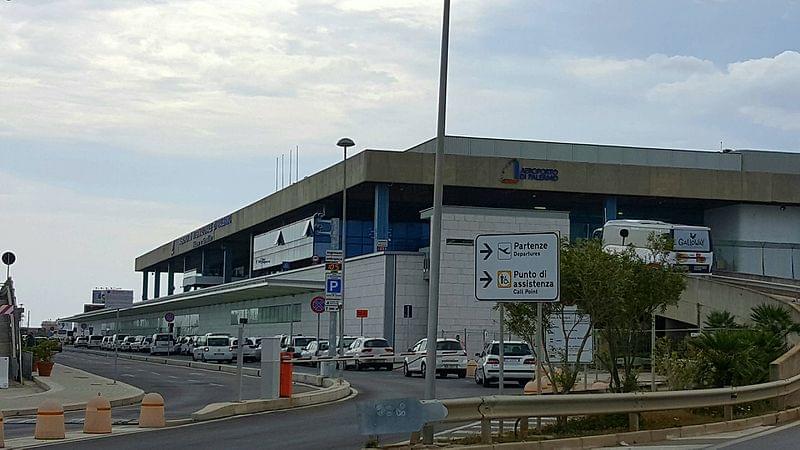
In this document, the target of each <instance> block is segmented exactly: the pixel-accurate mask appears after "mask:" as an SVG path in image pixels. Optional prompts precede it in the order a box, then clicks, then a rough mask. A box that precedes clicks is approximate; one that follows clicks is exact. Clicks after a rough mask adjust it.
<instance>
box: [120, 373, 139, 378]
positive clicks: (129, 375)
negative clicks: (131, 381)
mask: <svg viewBox="0 0 800 450" xmlns="http://www.w3.org/2000/svg"><path fill="white" fill-rule="evenodd" d="M122 376H123V377H131V378H133V377H135V376H136V375H133V374H130V373H123V374H122Z"/></svg>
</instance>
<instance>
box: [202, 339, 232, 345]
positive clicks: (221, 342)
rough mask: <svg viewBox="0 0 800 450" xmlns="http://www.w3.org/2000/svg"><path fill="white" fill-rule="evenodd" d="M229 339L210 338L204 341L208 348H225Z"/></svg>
mask: <svg viewBox="0 0 800 450" xmlns="http://www.w3.org/2000/svg"><path fill="white" fill-rule="evenodd" d="M229 342H230V339H228V338H225V337H210V338H208V340H207V341H206V343H207V345H208V346H209V347H227V346H228V343H229Z"/></svg>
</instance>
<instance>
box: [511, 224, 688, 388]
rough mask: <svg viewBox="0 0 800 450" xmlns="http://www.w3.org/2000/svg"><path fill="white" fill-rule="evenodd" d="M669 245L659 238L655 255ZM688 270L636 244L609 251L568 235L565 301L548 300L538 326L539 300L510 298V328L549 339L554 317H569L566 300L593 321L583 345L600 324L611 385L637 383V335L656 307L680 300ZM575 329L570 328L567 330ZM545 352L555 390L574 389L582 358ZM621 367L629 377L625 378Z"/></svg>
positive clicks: (563, 263) (563, 278)
mask: <svg viewBox="0 0 800 450" xmlns="http://www.w3.org/2000/svg"><path fill="white" fill-rule="evenodd" d="M668 245H669V243H668V242H657V241H655V240H654V242H653V244H652V247H653V249H654V250H653V251H654V255H655V254H656V253H658V252H663V249H665V248H667V246H668ZM657 260H658V259H657ZM663 260H664V259H663V258H662V259H661V261H663ZM651 261H652V260H651ZM683 276H684V275H683V273H682V272H681V271H679V270H678V269H676V268H675V267H673V266H671V265H668V264H665V263H663V264H662V263H659V264H653V263H652V262H651V263H650V264H648V263H647V262H645V261H644V259H643V258H640V257H638V256H636V254H635V253H634V252H633V251H632V250H631V251H626V252H623V253H609V252H606V251H604V250H603V246H602V243H601V242H600V241H598V240H579V241H577V242H569V241H566V240H565V241H563V242H562V245H561V302H560V303H558V304H546V305H544V307H543V308H542V309H543V313H544V314H543V319H542V322H543V324H545V326H544V327H543V329H542V330H536V306H535V304H525V303H517V304H507V305H506V312H507V313H506V325H507V326H508V329H509V331H511V332H512V333H514V334H516V335H518V336H520V337H523V338H525V339H527V340H529V342H530V343H531V344H533V342H534V340H533V336H535V333H537V332H539V333H541V334H542V337H543V339H544V337H546V336H547V334H546V333H547V324H549V321H550V318H551V317H554V318H557V319H559V320H562V321H563V320H564V318H565V315H564V306H576V307H577V310H578V312H579V314H588V315H589V316H590V317H591V321H592V325H591V326H590V327H589V329H588V331H587V333H586V334H585V335H584V336H579V337H578V338H579V339H580V349H579V350H580V351H582V350H583V348H585V345H586V342H587V341H588V339H589V337H590V336H591V335H592V331H593V329H595V328H597V330H598V334H599V335H600V336H601V337H602V338H603V339H604V340H605V342H606V343H607V345H608V350H607V351H606V352H604V354H603V355H601V360H602V361H603V362H604V364H605V365H606V367H607V368H608V369H609V370H610V371H611V389H612V390H613V391H617V392H621V391H625V390H631V389H632V386H634V387H635V383H636V379H635V378H636V377H635V376H634V371H633V356H634V352H635V349H636V336H637V334H639V330H640V328H641V327H642V323H643V322H647V323H649V320H650V317H651V314H652V313H653V311H655V310H657V309H659V308H660V309H661V310H663V309H666V307H667V306H669V305H674V304H676V303H677V302H678V299H679V297H680V293H681V292H682V291H683V288H684V286H685V280H684V278H683ZM562 328H563V327H562ZM572 332H574V331H572V330H569V329H565V330H564V333H565V335H566V334H569V333H572ZM569 337H570V336H565V341H567V342H568V338H569ZM537 356H538V355H537ZM541 357H542V360H543V364H544V366H545V370H546V371H547V373H548V376H549V378H550V380H551V381H552V382H553V390H554V391H555V392H561V393H564V392H569V391H570V390H571V389H572V388H573V386H574V384H575V381H576V379H577V375H578V372H579V370H580V365H579V363H578V362H577V361H568V359H567V354H566V353H565V354H562V355H550V352H549V351H547V349H546V347H545V352H544V354H543V355H541ZM618 360H619V361H621V363H622V364H621V365H620V363H619V362H618ZM620 369H622V371H623V378H620V374H619V371H620ZM623 380H625V382H626V384H625V385H623Z"/></svg>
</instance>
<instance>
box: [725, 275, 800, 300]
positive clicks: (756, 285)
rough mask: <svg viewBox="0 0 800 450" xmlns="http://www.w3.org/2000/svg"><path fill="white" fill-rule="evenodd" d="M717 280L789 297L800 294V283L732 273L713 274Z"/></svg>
mask: <svg viewBox="0 0 800 450" xmlns="http://www.w3.org/2000/svg"><path fill="white" fill-rule="evenodd" d="M711 278H712V279H713V280H715V281H721V282H723V283H729V284H734V285H736V286H741V287H746V288H750V289H754V290H757V291H762V292H766V293H772V294H778V295H785V296H789V297H798V296H800V285H797V284H790V283H776V282H773V281H765V280H757V279H753V278H745V277H735V276H730V275H712V276H711Z"/></svg>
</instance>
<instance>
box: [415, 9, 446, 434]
mask: <svg viewBox="0 0 800 450" xmlns="http://www.w3.org/2000/svg"><path fill="white" fill-rule="evenodd" d="M449 45H450V0H444V6H443V10H442V50H441V52H440V54H439V58H440V59H439V114H438V117H437V124H436V156H435V158H434V168H433V214H432V215H431V230H430V235H431V246H430V259H431V264H430V273H429V275H430V281H429V286H428V333H427V337H428V343H429V344H432V345H428V349H427V353H426V355H425V365H426V369H427V370H426V373H425V398H426V399H429V400H433V399H435V398H436V329H437V328H438V327H439V269H440V257H441V248H442V198H443V191H444V137H445V136H444V132H445V118H446V112H447V55H448V47H449ZM422 435H423V436H422V439H423V443H425V444H428V445H430V444H433V426H432V425H426V426H425V427H424V428H423V429H422Z"/></svg>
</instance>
